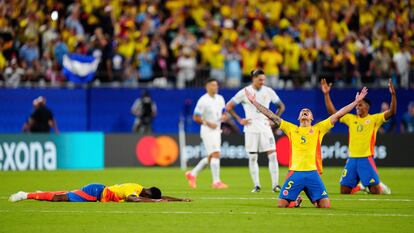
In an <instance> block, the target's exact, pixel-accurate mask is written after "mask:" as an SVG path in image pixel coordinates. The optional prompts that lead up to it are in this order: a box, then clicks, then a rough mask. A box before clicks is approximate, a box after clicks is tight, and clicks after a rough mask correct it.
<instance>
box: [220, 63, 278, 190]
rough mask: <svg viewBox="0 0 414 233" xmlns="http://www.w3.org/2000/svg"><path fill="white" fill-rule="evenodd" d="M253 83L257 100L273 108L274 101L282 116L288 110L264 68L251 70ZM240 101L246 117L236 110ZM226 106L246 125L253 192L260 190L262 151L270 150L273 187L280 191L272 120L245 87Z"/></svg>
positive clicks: (268, 151) (246, 144) (245, 134)
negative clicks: (267, 78)
mask: <svg viewBox="0 0 414 233" xmlns="http://www.w3.org/2000/svg"><path fill="white" fill-rule="evenodd" d="M251 78H252V84H251V85H249V86H247V87H246V89H247V90H248V91H249V92H250V93H252V95H256V101H257V102H258V103H260V104H261V105H263V106H265V107H266V108H269V105H270V103H273V104H275V105H277V106H278V110H277V112H276V115H278V116H280V115H281V114H282V113H283V111H284V110H285V105H284V104H283V102H282V101H281V100H280V99H279V96H278V95H277V94H276V92H275V91H274V90H273V89H271V88H270V87H267V86H265V85H264V84H265V82H266V76H265V74H264V72H263V70H261V69H256V70H253V71H252V72H251ZM238 104H242V105H243V109H244V112H245V115H246V117H245V118H244V119H243V118H241V117H240V116H238V115H237V114H236V113H235V112H234V110H233V109H234V107H235V106H236V105H238ZM226 110H227V111H228V112H229V113H230V114H231V115H232V116H233V118H235V119H236V120H237V121H238V122H239V123H240V124H241V125H243V126H244V130H243V131H244V144H245V147H246V151H247V154H248V156H249V170H250V176H251V177H252V180H253V183H254V188H253V190H252V192H260V189H261V188H260V180H259V164H258V163H257V159H258V153H260V152H266V153H267V156H268V158H269V172H270V176H271V178H272V191H273V192H279V191H280V186H279V164H278V162H277V155H276V144H275V137H274V135H273V131H272V128H271V125H270V122H269V120H268V119H267V118H266V116H265V115H263V114H262V113H260V112H259V111H258V110H257V109H256V108H255V107H254V106H253V104H251V103H250V101H249V100H248V99H247V97H246V94H245V91H244V89H242V90H240V91H239V92H237V94H236V95H235V96H234V97H233V98H232V99H231V100H230V101H229V102H228V103H227V105H226Z"/></svg>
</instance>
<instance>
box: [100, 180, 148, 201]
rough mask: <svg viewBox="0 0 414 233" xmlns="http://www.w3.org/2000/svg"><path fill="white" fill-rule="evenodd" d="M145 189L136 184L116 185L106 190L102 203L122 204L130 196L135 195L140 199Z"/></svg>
mask: <svg viewBox="0 0 414 233" xmlns="http://www.w3.org/2000/svg"><path fill="white" fill-rule="evenodd" d="M143 189H144V187H142V186H141V185H139V184H134V183H126V184H116V185H112V186H108V187H106V188H105V189H104V191H103V193H102V198H101V199H102V200H101V201H103V202H107V201H115V202H122V201H125V200H126V198H127V197H128V196H130V195H134V196H137V197H138V196H139V194H141V192H142V190H143Z"/></svg>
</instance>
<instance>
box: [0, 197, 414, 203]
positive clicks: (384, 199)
mask: <svg viewBox="0 0 414 233" xmlns="http://www.w3.org/2000/svg"><path fill="white" fill-rule="evenodd" d="M0 199H3V200H5V199H9V197H6V196H0ZM193 199H194V200H235V201H237V200H241V201H249V200H276V199H277V197H231V196H228V197H195V198H193ZM305 199H306V198H305ZM330 199H331V200H332V201H384V202H412V201H413V200H412V199H399V198H398V199H397V198H396V199H393V198H330Z"/></svg>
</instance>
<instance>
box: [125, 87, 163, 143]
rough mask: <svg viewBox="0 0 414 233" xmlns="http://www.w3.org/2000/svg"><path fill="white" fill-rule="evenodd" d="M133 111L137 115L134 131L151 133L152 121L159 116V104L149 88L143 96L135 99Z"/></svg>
mask: <svg viewBox="0 0 414 233" xmlns="http://www.w3.org/2000/svg"><path fill="white" fill-rule="evenodd" d="M131 113H132V115H134V116H135V121H134V125H133V126H132V131H133V132H137V133H138V134H141V135H146V134H151V133H152V121H153V120H154V118H155V117H156V116H157V105H156V104H155V102H154V101H153V100H152V98H151V95H150V93H149V92H148V91H147V90H144V91H143V92H142V96H141V97H140V98H137V99H136V100H135V101H134V104H133V105H132V107H131Z"/></svg>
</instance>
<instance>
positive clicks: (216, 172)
mask: <svg viewBox="0 0 414 233" xmlns="http://www.w3.org/2000/svg"><path fill="white" fill-rule="evenodd" d="M210 169H211V175H212V177H213V183H216V182H218V181H220V159H219V158H214V157H213V158H211V159H210Z"/></svg>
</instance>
